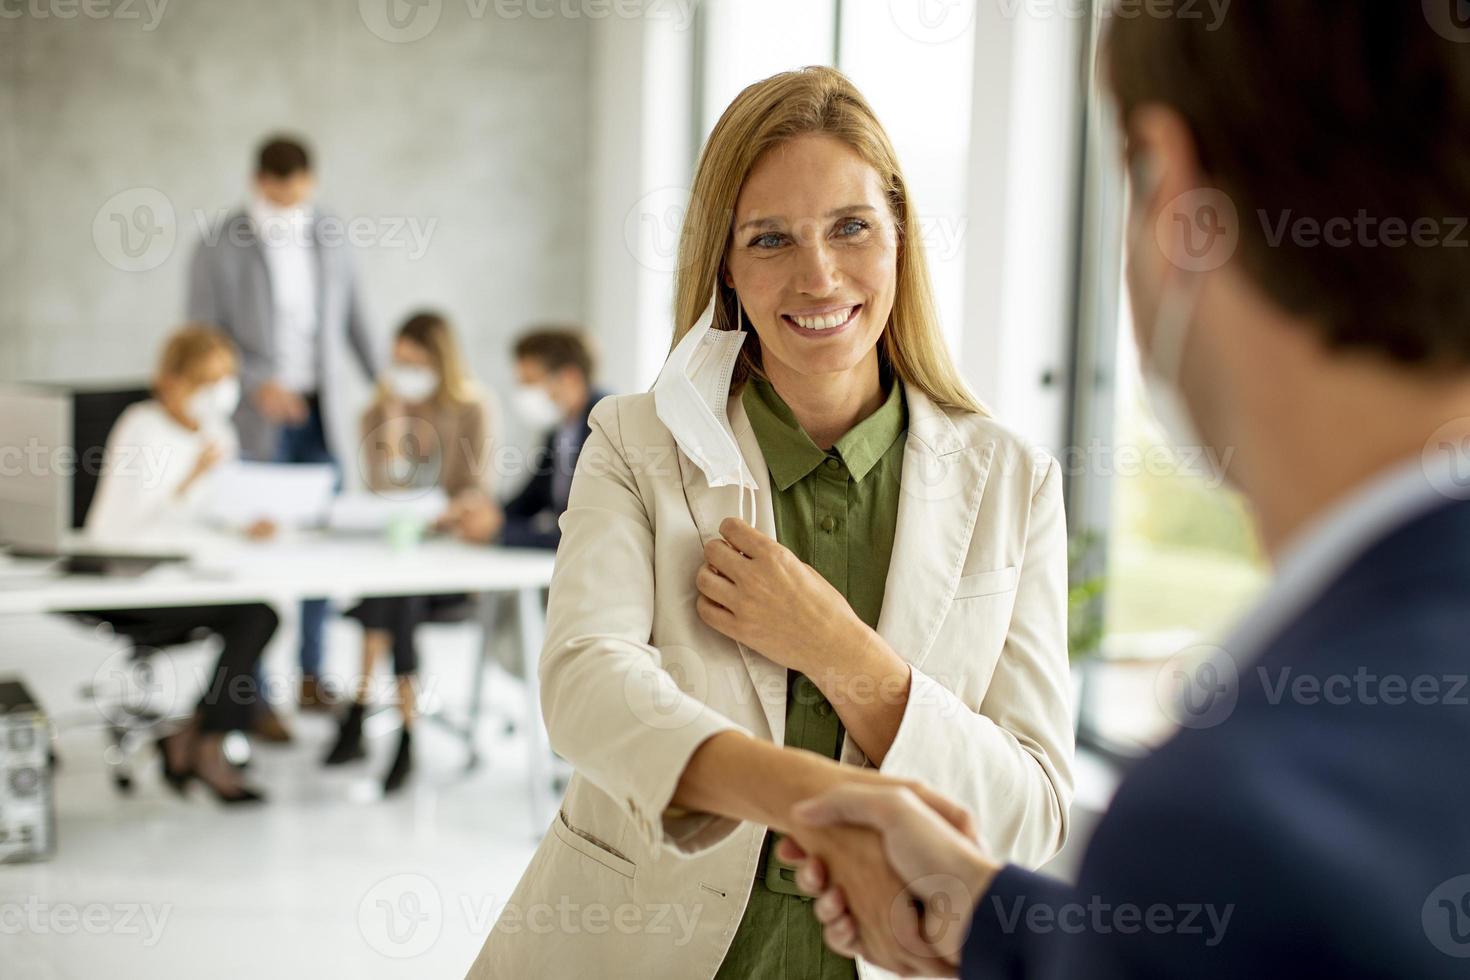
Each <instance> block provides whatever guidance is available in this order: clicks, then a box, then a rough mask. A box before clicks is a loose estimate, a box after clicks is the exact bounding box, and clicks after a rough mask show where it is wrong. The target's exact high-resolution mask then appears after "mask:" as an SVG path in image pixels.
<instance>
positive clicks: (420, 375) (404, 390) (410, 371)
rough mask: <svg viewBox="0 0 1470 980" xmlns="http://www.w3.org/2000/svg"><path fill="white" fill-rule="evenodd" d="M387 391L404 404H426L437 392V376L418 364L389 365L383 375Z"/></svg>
mask: <svg viewBox="0 0 1470 980" xmlns="http://www.w3.org/2000/svg"><path fill="white" fill-rule="evenodd" d="M384 380H385V381H386V382H387V384H388V390H389V391H391V392H393V394H395V395H397V396H398V397H399V398H401V399H403V400H404V401H406V402H412V403H414V404H418V403H419V402H426V401H428V400H429V398H430V397H431V396H432V395H433V394H434V392H436V391H438V390H439V375H438V374H437V373H436V372H435V371H434V369H433V368H427V367H423V366H422V365H418V364H390V365H389V366H388V370H387V371H386V372H385V373H384Z"/></svg>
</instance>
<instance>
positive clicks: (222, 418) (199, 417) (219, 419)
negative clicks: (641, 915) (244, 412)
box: [186, 376, 240, 428]
mask: <svg viewBox="0 0 1470 980" xmlns="http://www.w3.org/2000/svg"><path fill="white" fill-rule="evenodd" d="M239 404H240V379H239V378H236V377H233V376H231V377H228V378H221V379H220V380H218V381H215V382H213V383H211V384H207V385H204V386H202V387H200V388H199V389H198V390H197V391H195V392H194V394H192V395H190V396H189V401H188V404H187V405H186V408H187V409H188V412H189V415H190V417H192V418H193V419H194V421H195V422H197V423H199V425H201V426H204V427H208V428H217V427H220V426H223V425H226V424H228V423H229V421H230V418H231V416H233V415H234V414H235V409H236V408H237V407H238V406H239Z"/></svg>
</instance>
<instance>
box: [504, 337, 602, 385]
mask: <svg viewBox="0 0 1470 980" xmlns="http://www.w3.org/2000/svg"><path fill="white" fill-rule="evenodd" d="M515 357H516V360H518V361H519V360H522V359H524V358H531V359H532V360H535V361H539V362H540V363H541V365H542V366H543V367H545V368H546V370H548V371H560V370H561V369H562V368H564V367H567V366H569V365H570V366H571V367H574V368H576V369H577V370H578V371H581V372H582V377H584V378H586V379H587V381H588V382H591V381H592V376H593V374H594V373H595V367H596V363H595V359H594V357H593V355H592V347H591V345H590V344H589V343H588V341H587V338H586V337H585V336H584V335H583V333H582V331H580V330H578V329H576V328H575V327H560V326H548V327H537V328H536V329H534V330H531V331H529V332H527V333H525V334H522V335H521V337H520V338H519V339H518V340H517V341H516V343H515Z"/></svg>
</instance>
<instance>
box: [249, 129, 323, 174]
mask: <svg viewBox="0 0 1470 980" xmlns="http://www.w3.org/2000/svg"><path fill="white" fill-rule="evenodd" d="M309 170H311V156H310V154H308V153H307V152H306V147H304V146H302V145H301V144H300V143H299V142H297V141H296V140H294V139H289V138H287V137H284V136H273V137H271V138H270V139H268V140H266V142H265V143H264V144H263V145H262V146H261V148H260V161H259V165H258V166H257V167H256V173H257V174H259V175H260V176H263V177H275V178H278V179H279V178H285V177H291V176H294V175H296V174H298V173H302V172H303V171H309Z"/></svg>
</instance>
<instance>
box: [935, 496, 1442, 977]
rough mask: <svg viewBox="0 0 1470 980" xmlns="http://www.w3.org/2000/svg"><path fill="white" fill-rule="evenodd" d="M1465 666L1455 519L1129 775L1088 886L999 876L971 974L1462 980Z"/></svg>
mask: <svg viewBox="0 0 1470 980" xmlns="http://www.w3.org/2000/svg"><path fill="white" fill-rule="evenodd" d="M1242 652H1243V653H1244V654H1245V655H1246V656H1251V653H1250V652H1245V651H1242ZM1467 672H1470V503H1452V504H1449V505H1444V506H1440V507H1438V508H1437V509H1435V510H1433V511H1431V512H1429V513H1427V514H1423V515H1422V516H1420V517H1418V518H1416V519H1413V520H1411V521H1410V522H1408V523H1407V524H1405V525H1403V526H1401V527H1400V528H1399V529H1398V530H1396V531H1394V532H1391V533H1390V534H1388V535H1387V536H1386V537H1384V538H1382V539H1380V540H1379V541H1378V542H1377V543H1376V544H1374V545H1371V546H1370V547H1369V548H1368V550H1367V551H1366V552H1365V553H1364V554H1362V556H1361V557H1359V558H1358V559H1357V560H1355V561H1354V562H1352V564H1351V565H1350V566H1349V567H1348V568H1347V569H1346V570H1345V571H1344V572H1343V573H1342V574H1340V575H1339V576H1338V577H1337V578H1336V579H1335V580H1334V581H1333V584H1331V585H1329V586H1328V587H1327V589H1326V590H1325V591H1324V592H1323V593H1322V594H1321V595H1319V596H1318V597H1317V598H1316V599H1315V600H1314V601H1312V602H1311V604H1310V605H1309V606H1308V607H1307V608H1306V609H1305V610H1304V611H1303V612H1302V613H1301V615H1300V616H1298V618H1297V619H1296V620H1295V621H1293V622H1291V623H1290V624H1289V625H1287V627H1286V628H1285V630H1284V631H1282V632H1281V633H1279V634H1278V635H1277V636H1276V638H1275V639H1274V640H1272V641H1270V642H1269V643H1268V644H1267V646H1266V647H1265V648H1264V650H1263V651H1261V653H1260V656H1259V658H1258V659H1256V660H1254V661H1253V662H1247V663H1241V664H1240V666H1239V679H1240V683H1239V686H1238V701H1236V702H1235V703H1234V706H1233V708H1230V707H1229V705H1228V703H1227V704H1226V705H1225V708H1227V709H1228V713H1226V712H1220V715H1221V717H1222V718H1223V720H1220V721H1219V722H1218V723H1217V724H1214V725H1213V727H1207V728H1205V727H1201V728H1196V729H1183V730H1181V732H1180V733H1179V734H1178V735H1177V736H1176V737H1174V738H1173V739H1172V740H1171V741H1169V742H1168V743H1167V744H1166V745H1164V746H1163V747H1162V748H1161V749H1160V750H1159V751H1158V752H1156V753H1155V754H1154V755H1152V756H1151V757H1149V758H1148V759H1147V760H1146V761H1144V762H1143V763H1141V764H1140V765H1139V766H1138V767H1137V768H1136V769H1135V770H1134V771H1133V772H1131V773H1130V774H1129V776H1128V777H1127V778H1126V779H1125V780H1124V781H1123V784H1122V786H1121V787H1120V789H1119V791H1118V794H1117V796H1116V798H1115V800H1114V802H1113V805H1112V807H1111V808H1110V809H1109V811H1108V813H1107V814H1106V816H1105V817H1104V818H1103V819H1102V821H1101V822H1100V824H1099V826H1098V829H1097V832H1096V834H1095V836H1094V837H1093V839H1092V842H1091V844H1090V845H1089V847H1088V850H1087V853H1086V856H1085V858H1084V860H1083V866H1082V869H1081V872H1080V874H1079V883H1078V885H1077V887H1075V888H1073V887H1070V886H1067V885H1064V884H1062V883H1060V882H1058V881H1056V880H1054V879H1049V878H1046V877H1043V876H1041V875H1036V874H1032V873H1029V872H1026V871H1022V870H1020V869H1017V868H1006V869H1004V870H1003V871H1002V872H1001V873H1000V875H999V877H998V878H997V879H996V881H995V883H994V886H993V887H992V888H991V890H990V891H989V892H988V893H987V894H986V895H985V896H984V897H982V898H981V900H980V902H979V904H978V906H977V907H976V910H975V917H974V922H973V924H972V926H971V930H970V934H969V936H968V938H967V941H966V944H965V950H964V958H963V962H962V967H961V970H962V976H964V977H967V978H968V977H976V978H978V977H1021V976H1025V977H1040V978H1057V980H1062V978H1065V980H1090V978H1112V977H1190V978H1201V980H1204V978H1232V980H1239V978H1247V980H1267V978H1275V977H1293V978H1295V977H1315V976H1322V977H1334V978H1343V977H1415V978H1429V977H1467V976H1470V706H1467V702H1470V687H1467V684H1466V675H1467ZM1200 717H1201V718H1204V717H1206V716H1203V715H1201V716H1200Z"/></svg>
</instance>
